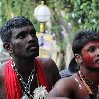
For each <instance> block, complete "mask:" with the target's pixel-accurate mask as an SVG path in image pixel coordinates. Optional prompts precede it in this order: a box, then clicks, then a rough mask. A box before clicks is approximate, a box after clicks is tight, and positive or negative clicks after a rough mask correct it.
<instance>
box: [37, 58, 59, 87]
mask: <svg viewBox="0 0 99 99" xmlns="http://www.w3.org/2000/svg"><path fill="white" fill-rule="evenodd" d="M38 59H39V61H40V62H41V66H42V69H43V71H44V73H45V75H46V78H47V81H48V83H49V85H50V89H51V88H52V86H54V85H55V83H56V82H57V81H58V80H59V79H60V78H61V77H60V75H59V70H58V68H57V65H56V64H55V62H54V61H53V60H52V59H51V58H38Z"/></svg>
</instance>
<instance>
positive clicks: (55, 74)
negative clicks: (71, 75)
mask: <svg viewBox="0 0 99 99" xmlns="http://www.w3.org/2000/svg"><path fill="white" fill-rule="evenodd" d="M49 66H50V70H51V72H52V76H53V86H54V85H55V83H56V82H57V81H58V80H59V79H60V78H61V76H60V74H59V70H58V67H57V65H56V64H55V62H54V61H53V60H52V59H49Z"/></svg>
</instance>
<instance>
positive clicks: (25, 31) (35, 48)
mask: <svg viewBox="0 0 99 99" xmlns="http://www.w3.org/2000/svg"><path fill="white" fill-rule="evenodd" d="M11 48H12V49H13V51H14V54H15V55H17V56H20V57H36V56H38V55H39V45H38V39H37V36H36V31H35V29H34V28H33V27H32V26H24V27H22V28H18V29H13V31H12V38H11Z"/></svg>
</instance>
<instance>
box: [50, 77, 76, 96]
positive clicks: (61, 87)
mask: <svg viewBox="0 0 99 99" xmlns="http://www.w3.org/2000/svg"><path fill="white" fill-rule="evenodd" d="M75 89H76V87H75V82H74V79H73V78H72V76H71V77H65V78H61V79H60V80H59V81H58V82H57V83H56V84H55V86H54V88H53V89H52V90H51V91H50V92H49V94H48V97H52V96H53V97H69V96H70V94H71V93H73V92H74V90H75Z"/></svg>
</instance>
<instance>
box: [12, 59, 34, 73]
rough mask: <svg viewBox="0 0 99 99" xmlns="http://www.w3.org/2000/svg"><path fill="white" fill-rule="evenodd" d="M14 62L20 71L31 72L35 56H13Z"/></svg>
mask: <svg viewBox="0 0 99 99" xmlns="http://www.w3.org/2000/svg"><path fill="white" fill-rule="evenodd" d="M12 60H13V62H14V63H15V66H16V68H17V69H18V70H19V71H20V72H31V70H32V69H33V68H34V65H35V62H34V60H35V58H14V57H12Z"/></svg>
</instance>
